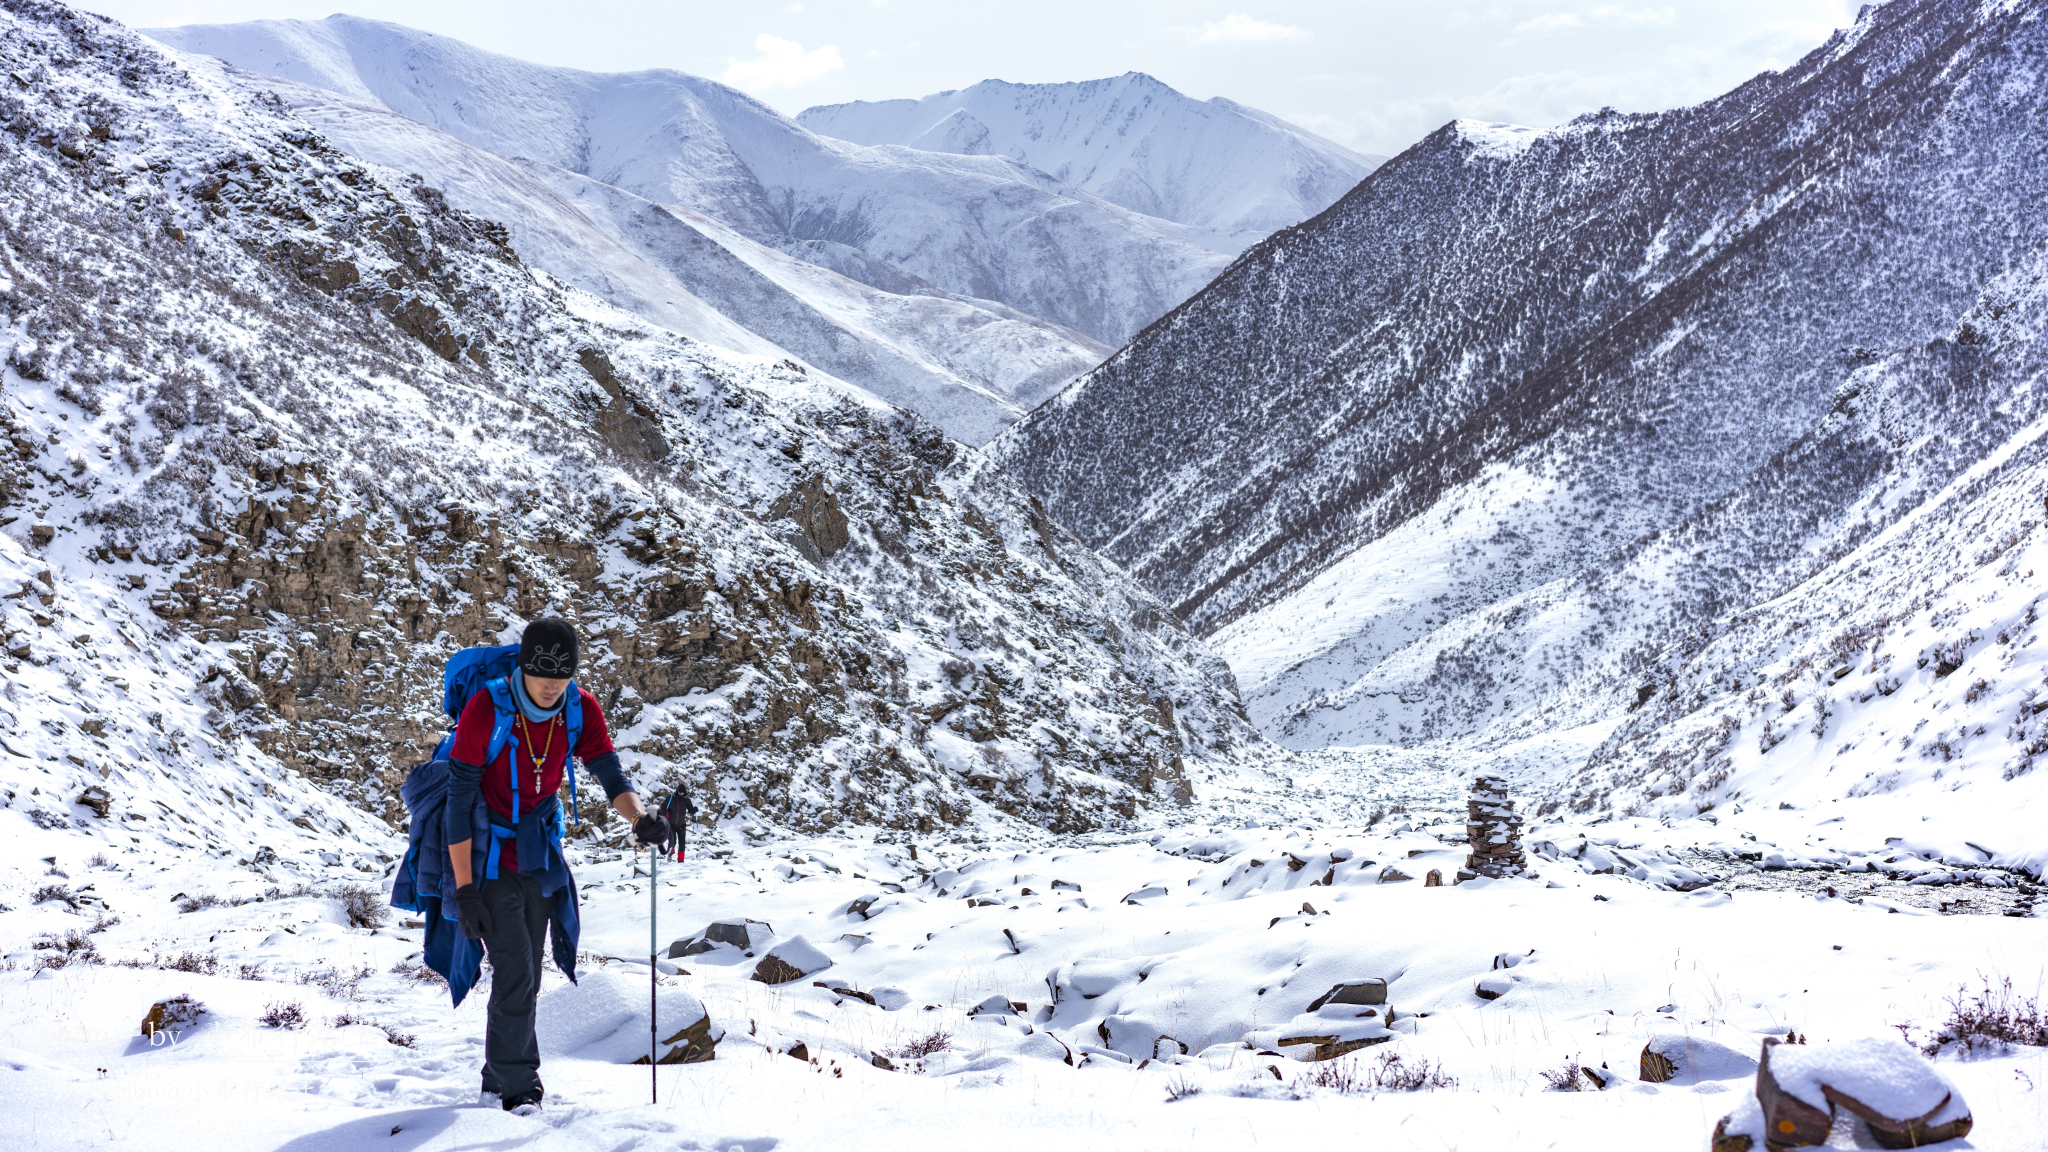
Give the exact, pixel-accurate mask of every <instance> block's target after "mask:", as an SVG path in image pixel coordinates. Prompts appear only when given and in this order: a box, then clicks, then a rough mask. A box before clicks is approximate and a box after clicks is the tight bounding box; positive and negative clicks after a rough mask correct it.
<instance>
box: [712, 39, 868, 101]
mask: <svg viewBox="0 0 2048 1152" xmlns="http://www.w3.org/2000/svg"><path fill="white" fill-rule="evenodd" d="M754 48H755V50H756V51H758V52H760V53H761V58H760V59H758V60H734V59H732V58H731V57H727V58H726V62H725V63H726V68H725V75H723V76H721V77H719V79H721V80H723V81H725V82H726V83H727V84H730V85H732V86H733V87H735V88H739V89H742V90H744V91H747V92H765V91H767V90H769V89H771V88H795V87H797V86H798V85H801V84H808V83H810V82H811V81H813V80H816V79H817V78H818V77H820V76H823V75H824V74H825V73H827V72H837V71H839V70H840V69H841V68H844V67H846V61H845V60H842V59H840V57H839V46H838V45H837V44H827V45H825V46H824V47H822V48H813V49H811V50H810V51H809V52H806V51H804V46H803V45H801V44H799V43H797V42H796V41H794V40H784V39H783V38H782V37H780V36H770V35H768V34H767V33H766V32H763V33H761V35H759V36H757V37H755V38H754Z"/></svg>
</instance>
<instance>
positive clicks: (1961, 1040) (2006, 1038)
mask: <svg viewBox="0 0 2048 1152" xmlns="http://www.w3.org/2000/svg"><path fill="white" fill-rule="evenodd" d="M1948 1003H1949V1013H1948V1019H1947V1020H1945V1021H1943V1022H1942V1025H1941V1027H1940V1028H1939V1029H1937V1030H1936V1031H1935V1033H1934V1035H1933V1036H1931V1037H1929V1038H1928V1040H1927V1042H1926V1043H1925V1044H1923V1045H1921V1047H1920V1051H1922V1052H1924V1053H1926V1054H1927V1055H1929V1056H1935V1055H1939V1054H1940V1052H1941V1050H1942V1049H1943V1048H1945V1047H1947V1046H1949V1045H1951V1044H1953V1045H1954V1046H1955V1047H1956V1048H1957V1049H1959V1050H1961V1051H1963V1052H1975V1051H1977V1050H1978V1049H1980V1048H1981V1049H1985V1050H1988V1051H1993V1052H2003V1051H2005V1050H2007V1049H2009V1048H2011V1047H2012V1046H2013V1045H2015V1044H2024V1045H2028V1046H2030V1047H2036V1048H2038V1047H2043V1046H2048V1018H2044V1017H2043V1016H2042V1015H2041V1003H2040V1001H2038V1000H2036V999H2034V998H2033V997H2031V996H2021V995H2019V994H2018V993H2016V992H2014V991H2013V988H2012V977H2010V976H2008V977H2006V978H2005V979H2004V980H2002V981H2000V982H1999V984H1998V986H1997V987H1995V988H1994V987H1992V986H1991V985H1990V984H1988V983H1987V984H1986V985H1985V986H1984V990H1983V991H1981V992H1977V993H1975V994H1972V993H1971V992H1970V990H1969V989H1968V988H1958V989H1956V994H1955V995H1954V996H1952V997H1950V998H1949V1002H1948Z"/></svg>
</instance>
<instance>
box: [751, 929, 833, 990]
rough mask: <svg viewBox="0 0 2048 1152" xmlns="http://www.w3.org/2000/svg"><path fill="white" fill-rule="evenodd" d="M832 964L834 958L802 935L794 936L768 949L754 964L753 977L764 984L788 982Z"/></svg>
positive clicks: (820, 970)
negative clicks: (819, 949) (758, 961)
mask: <svg viewBox="0 0 2048 1152" xmlns="http://www.w3.org/2000/svg"><path fill="white" fill-rule="evenodd" d="M831 966H832V958H831V957H830V956H827V955H825V954H824V953H823V952H820V951H818V947H817V945H815V944H812V943H811V942H810V941H808V940H806V939H804V938H803V937H801V936H792V937H790V938H789V939H787V940H784V941H783V942H782V943H780V944H777V945H776V946H775V947H773V948H770V949H769V950H768V955H766V956H764V957H762V958H761V962H760V963H759V964H756V965H755V966H754V975H753V976H752V979H755V980H758V981H760V982H761V983H763V984H787V983H789V982H790V981H791V980H801V979H803V978H804V977H806V976H809V975H810V974H811V973H813V972H823V971H824V970H825V969H827V968H830V967H831Z"/></svg>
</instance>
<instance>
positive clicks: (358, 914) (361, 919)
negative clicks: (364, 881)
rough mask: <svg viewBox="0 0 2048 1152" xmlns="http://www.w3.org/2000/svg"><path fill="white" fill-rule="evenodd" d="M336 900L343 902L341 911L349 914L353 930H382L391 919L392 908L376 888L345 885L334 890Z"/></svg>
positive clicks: (349, 922) (350, 925)
mask: <svg viewBox="0 0 2048 1152" xmlns="http://www.w3.org/2000/svg"><path fill="white" fill-rule="evenodd" d="M334 898H335V899H336V900H338V901H340V902H341V910H342V911H343V912H344V913H346V914H347V916H348V924H349V927H351V928H382V927H383V926H384V925H385V923H386V921H388V920H389V919H390V917H391V908H390V906H389V905H388V904H386V903H385V902H384V896H383V894H382V893H380V892H378V891H377V890H376V889H374V888H367V887H364V886H363V885H361V884H345V885H343V886H342V887H340V888H337V889H335V890H334Z"/></svg>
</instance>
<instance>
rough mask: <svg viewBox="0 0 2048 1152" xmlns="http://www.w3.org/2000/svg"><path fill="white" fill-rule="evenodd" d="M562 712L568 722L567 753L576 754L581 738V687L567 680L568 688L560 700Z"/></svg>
mask: <svg viewBox="0 0 2048 1152" xmlns="http://www.w3.org/2000/svg"><path fill="white" fill-rule="evenodd" d="M562 713H563V716H564V718H565V719H567V720H568V722H569V755H571V756H574V755H575V754H576V745H577V743H578V742H579V741H581V740H582V739H583V689H581V688H578V687H577V686H576V682H575V681H574V680H571V681H569V689H568V691H567V692H566V693H565V694H564V697H563V700H562Z"/></svg>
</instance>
